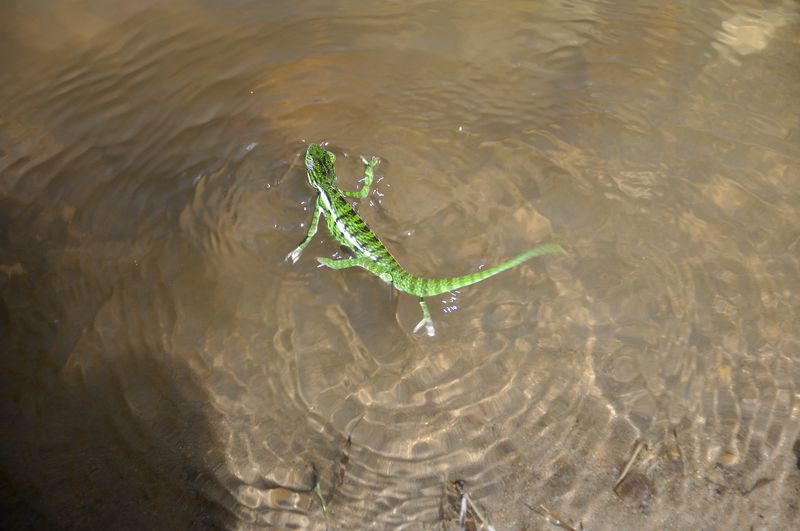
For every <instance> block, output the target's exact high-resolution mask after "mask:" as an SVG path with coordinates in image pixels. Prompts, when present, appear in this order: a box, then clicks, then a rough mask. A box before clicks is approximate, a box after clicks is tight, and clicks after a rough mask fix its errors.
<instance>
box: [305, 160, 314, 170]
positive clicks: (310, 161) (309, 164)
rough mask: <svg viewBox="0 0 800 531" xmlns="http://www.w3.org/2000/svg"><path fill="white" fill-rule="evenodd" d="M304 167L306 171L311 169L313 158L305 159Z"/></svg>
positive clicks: (312, 167)
mask: <svg viewBox="0 0 800 531" xmlns="http://www.w3.org/2000/svg"><path fill="white" fill-rule="evenodd" d="M306 169H307V170H308V171H311V170H313V169H314V160H313V159H310V158H307V159H306Z"/></svg>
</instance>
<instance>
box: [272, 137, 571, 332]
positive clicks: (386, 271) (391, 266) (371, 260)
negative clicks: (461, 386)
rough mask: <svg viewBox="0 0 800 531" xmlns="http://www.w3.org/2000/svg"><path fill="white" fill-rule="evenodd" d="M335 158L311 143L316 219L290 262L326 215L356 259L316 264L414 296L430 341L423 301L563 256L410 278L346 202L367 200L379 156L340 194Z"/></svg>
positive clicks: (548, 249)
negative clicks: (363, 273) (367, 276)
mask: <svg viewBox="0 0 800 531" xmlns="http://www.w3.org/2000/svg"><path fill="white" fill-rule="evenodd" d="M335 161H336V156H335V155H334V154H333V153H331V152H330V151H327V150H325V149H324V148H322V147H321V146H319V145H317V144H311V145H310V146H308V150H307V151H306V158H305V163H306V170H307V175H308V182H309V184H310V185H311V186H312V187H314V189H316V190H317V192H318V195H317V198H316V201H315V203H314V214H313V216H312V218H311V224H310V226H309V227H308V234H306V237H305V239H304V240H303V241H302V242H301V243H300V245H298V246H297V248H296V249H295V250H294V251H292V252H291V253H289V254H288V256H286V260H287V261H288V260H291V261H292V263H296V262H297V260H299V259H300V255H301V254H302V252H303V249H305V248H306V246H307V245H308V243H309V242H310V241H311V238H312V237H313V236H314V235H315V234H316V233H317V224H318V223H319V215H320V214H324V215H325V219H326V221H327V223H328V231H329V232H330V233H331V235H332V236H333V237H334V239H335V240H336V241H337V242H339V243H340V244H341V245H343V246H345V247H347V248H348V249H349V250H350V251H351V252H352V254H353V257H352V258H347V259H342V260H332V259H330V258H317V261H318V262H319V263H320V264H322V265H325V266H328V267H330V268H333V269H344V268H347V267H355V266H358V267H363V268H364V269H366V270H367V271H369V272H370V273H372V274H373V275H375V276H377V277H378V278H380V279H381V280H383V281H384V282H387V283H389V284H392V285H393V286H394V287H395V288H397V289H398V290H400V291H403V292H405V293H408V294H410V295H415V296H417V297H419V305H420V308H422V320H421V321H420V322H419V324H417V326H416V327H415V328H414V332H417V331H419V330H420V329H421V328H422V327H423V326H424V327H425V330H426V332H427V333H428V335H429V336H433V335H434V334H435V333H436V331H435V329H434V326H433V320H432V319H431V312H430V310H429V309H428V305H427V304H426V303H425V298H424V297H432V296H434V295H439V294H440V293H445V292H448V291H452V290H455V289H458V288H462V287H464V286H469V285H470V284H475V283H476V282H480V281H481V280H484V279H487V278H489V277H491V276H494V275H496V274H498V273H500V272H502V271H505V270H506V269H509V268H512V267H514V266H515V265H518V264H521V263H522V262H524V261H526V260H529V259H531V258H533V257H534V256H540V255H543V254H548V253H558V252H562V253H563V252H564V250H563V249H562V248H561V246H560V245H558V244H556V243H547V244H544V245H540V246H538V247H534V248H533V249H530V250H528V251H525V252H524V253H522V254H521V255H519V256H517V257H515V258H512V259H511V260H507V261H505V262H503V263H502V264H499V265H496V266H494V267H490V268H488V269H483V270H481V271H477V272H475V273H470V274H469V275H464V276H461V277H453V278H438V279H433V278H420V277H416V276H414V275H412V274H411V273H409V272H408V271H406V270H405V269H403V268H402V266H400V264H398V263H397V260H395V259H394V257H393V256H392V255H391V254H390V253H389V251H388V250H387V249H386V247H385V246H384V245H383V243H381V241H380V240H379V239H378V237H377V236H375V233H373V232H372V230H370V228H369V227H368V226H367V224H366V222H365V221H364V220H363V219H362V218H361V216H359V215H358V214H356V212H355V211H354V210H353V208H352V207H351V206H350V204H349V203H348V202H347V201H346V200H345V197H356V198H364V197H367V194H369V187H370V186H371V185H372V180H373V169H374V168H375V166H376V165H377V164H378V162H380V159H378V158H377V157H372V160H370V161H367V159H365V158H364V157H361V162H362V163H363V164H364V166H365V170H364V184H363V185H362V187H361V189H360V190H358V191H355V192H346V191H344V190H340V189H339V188H338V186H337V185H336V168H335V167H334V162H335Z"/></svg>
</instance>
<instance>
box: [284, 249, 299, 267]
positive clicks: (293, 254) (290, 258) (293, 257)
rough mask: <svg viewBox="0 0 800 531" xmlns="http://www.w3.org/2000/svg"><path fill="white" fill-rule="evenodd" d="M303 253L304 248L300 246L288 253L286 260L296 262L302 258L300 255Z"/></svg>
mask: <svg viewBox="0 0 800 531" xmlns="http://www.w3.org/2000/svg"><path fill="white" fill-rule="evenodd" d="M301 254H303V249H302V248H300V247H298V248H297V249H295V250H294V251H292V252H291V253H289V254H287V255H286V258H285V259H284V260H285V261H286V262H292V263H293V264H296V263H297V261H298V260H300V255H301Z"/></svg>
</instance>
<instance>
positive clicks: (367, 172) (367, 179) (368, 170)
mask: <svg viewBox="0 0 800 531" xmlns="http://www.w3.org/2000/svg"><path fill="white" fill-rule="evenodd" d="M380 161H381V159H379V158H378V157H372V160H370V161H369V162H367V159H365V158H364V157H361V162H362V163H363V164H364V184H362V185H361V188H359V189H358V190H356V191H355V192H345V191H344V190H342V194H344V195H346V196H347V197H355V198H358V199H364V198H365V197H367V195H369V187H370V186H372V180H373V179H374V178H375V175H374V173H373V168H375V166H377V165H378V163H379V162H380Z"/></svg>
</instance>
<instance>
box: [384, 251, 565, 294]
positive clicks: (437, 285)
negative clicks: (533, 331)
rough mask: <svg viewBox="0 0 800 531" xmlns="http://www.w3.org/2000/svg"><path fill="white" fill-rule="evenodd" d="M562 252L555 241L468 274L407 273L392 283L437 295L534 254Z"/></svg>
mask: <svg viewBox="0 0 800 531" xmlns="http://www.w3.org/2000/svg"><path fill="white" fill-rule="evenodd" d="M563 252H564V249H562V248H561V246H560V245H558V244H557V243H546V244H544V245H539V246H538V247H534V248H533V249H529V250H527V251H525V252H524V253H522V254H521V255H519V256H515V257H514V258H512V259H510V260H506V261H505V262H503V263H502V264H498V265H496V266H494V267H490V268H488V269H483V270H481V271H476V272H475V273H470V274H469V275H464V276H461V277H454V278H420V277H415V276H411V275H408V277H406V278H402V279H395V280H394V284H395V286H397V288H398V289H400V290H402V291H405V292H406V293H410V294H411V295H416V296H418V297H432V296H433V295H439V294H440V293H445V292H448V291H452V290H454V289H458V288H463V287H465V286H469V285H471V284H475V283H476V282H480V281H481V280H485V279H487V278H489V277H492V276H494V275H496V274H498V273H502V272H503V271H505V270H506V269H511V268H512V267H514V266H516V265H519V264H521V263H522V262H525V261H526V260H530V259H531V258H534V257H536V256H541V255H543V254H550V253H563Z"/></svg>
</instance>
